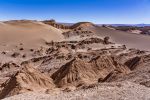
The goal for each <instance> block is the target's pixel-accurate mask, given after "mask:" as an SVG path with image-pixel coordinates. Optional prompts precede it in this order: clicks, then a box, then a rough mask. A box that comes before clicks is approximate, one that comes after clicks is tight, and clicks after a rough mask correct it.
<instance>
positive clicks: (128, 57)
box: [0, 20, 150, 100]
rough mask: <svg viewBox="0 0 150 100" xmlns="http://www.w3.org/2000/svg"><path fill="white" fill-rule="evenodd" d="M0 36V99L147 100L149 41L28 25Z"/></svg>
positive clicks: (10, 26)
mask: <svg viewBox="0 0 150 100" xmlns="http://www.w3.org/2000/svg"><path fill="white" fill-rule="evenodd" d="M10 34H12V36H10ZM20 34H22V35H21V36H20ZM0 35H1V40H0V42H1V46H0V51H1V54H0V99H4V100H150V52H149V49H150V45H149V42H150V37H149V36H145V35H139V34H138V35H137V34H132V33H127V32H122V31H118V30H115V29H111V28H109V27H102V26H101V27H100V26H96V25H94V24H92V23H90V22H81V23H77V24H74V25H72V26H65V25H62V24H58V23H56V22H54V21H42V22H39V21H28V20H21V21H7V22H1V23H0Z"/></svg>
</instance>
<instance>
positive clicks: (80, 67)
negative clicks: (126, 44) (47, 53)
mask: <svg viewBox="0 0 150 100" xmlns="http://www.w3.org/2000/svg"><path fill="white" fill-rule="evenodd" d="M128 72H130V70H129V69H128V68H127V67H126V66H124V65H121V64H119V63H118V62H117V61H115V60H114V59H113V58H112V57H109V56H99V57H96V58H94V59H92V60H91V61H89V62H87V61H84V60H81V59H79V58H76V59H73V60H71V61H70V62H68V63H67V64H65V65H63V66H62V67H61V68H60V69H59V70H58V71H57V72H55V73H54V74H53V75H52V78H53V79H54V82H55V84H57V85H58V86H60V87H61V86H68V85H73V86H80V85H83V84H85V85H86V84H93V83H96V82H98V81H99V82H104V81H112V80H113V79H115V78H116V77H118V76H119V75H124V74H127V73H128Z"/></svg>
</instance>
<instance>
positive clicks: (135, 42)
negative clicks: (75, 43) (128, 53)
mask: <svg viewBox="0 0 150 100" xmlns="http://www.w3.org/2000/svg"><path fill="white" fill-rule="evenodd" d="M89 29H90V30H92V31H93V32H95V33H97V34H98V35H100V36H102V37H105V36H109V37H110V38H111V39H112V41H113V42H114V43H119V44H125V45H127V46H128V47H129V48H137V49H141V50H150V36H146V35H140V34H133V33H127V32H122V31H118V30H112V29H108V28H103V27H95V28H89Z"/></svg>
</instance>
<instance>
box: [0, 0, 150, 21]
mask: <svg viewBox="0 0 150 100" xmlns="http://www.w3.org/2000/svg"><path fill="white" fill-rule="evenodd" d="M15 19H31V20H32V19H35V20H45V19H55V20H56V21H58V22H80V21H91V22H94V23H99V24H139V23H145V24H150V0H0V20H15Z"/></svg>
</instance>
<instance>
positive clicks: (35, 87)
mask: <svg viewBox="0 0 150 100" xmlns="http://www.w3.org/2000/svg"><path fill="white" fill-rule="evenodd" d="M1 87H3V89H2V90H1V92H0V99H2V98H4V97H7V96H12V95H16V94H20V93H24V92H29V91H40V90H43V89H52V88H54V87H55V85H54V84H53V82H52V79H51V78H49V77H48V76H46V75H44V74H42V73H40V72H39V71H38V70H36V69H35V68H33V67H31V66H27V65H26V66H25V67H24V68H22V69H21V70H20V71H17V72H16V73H15V74H14V75H13V76H12V77H11V78H10V79H9V80H7V81H6V82H5V83H3V84H2V85H1Z"/></svg>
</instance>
